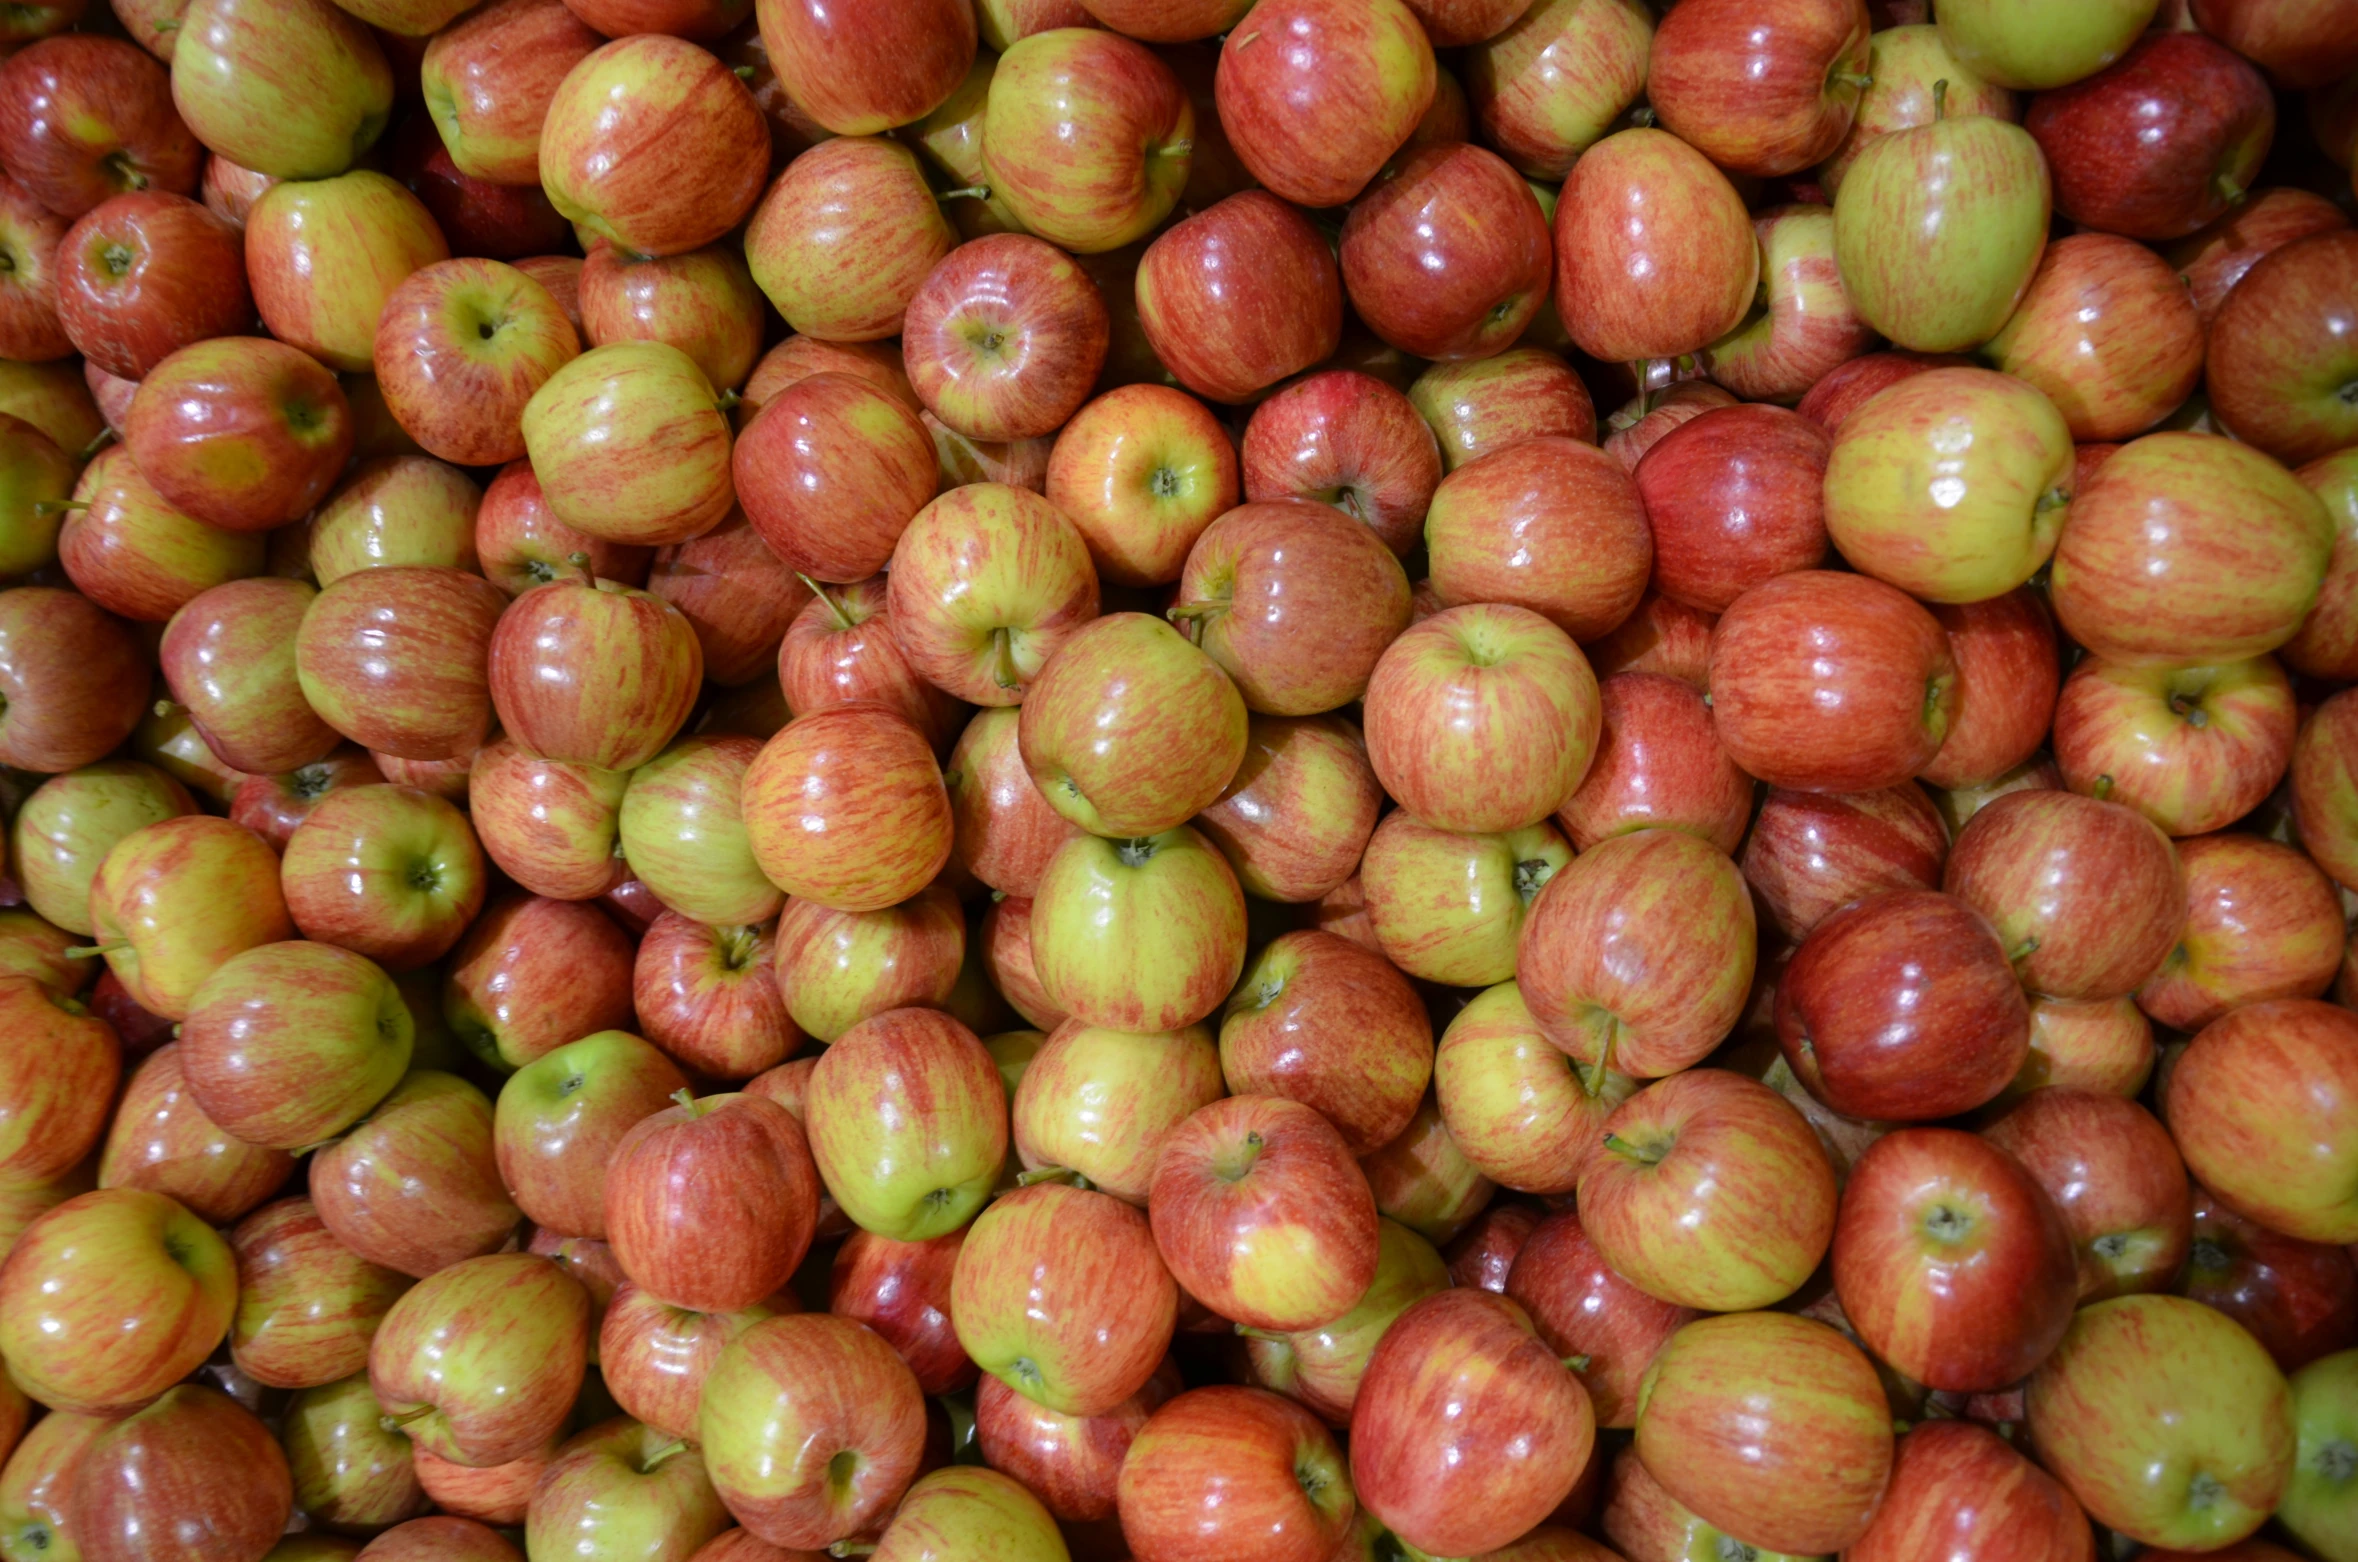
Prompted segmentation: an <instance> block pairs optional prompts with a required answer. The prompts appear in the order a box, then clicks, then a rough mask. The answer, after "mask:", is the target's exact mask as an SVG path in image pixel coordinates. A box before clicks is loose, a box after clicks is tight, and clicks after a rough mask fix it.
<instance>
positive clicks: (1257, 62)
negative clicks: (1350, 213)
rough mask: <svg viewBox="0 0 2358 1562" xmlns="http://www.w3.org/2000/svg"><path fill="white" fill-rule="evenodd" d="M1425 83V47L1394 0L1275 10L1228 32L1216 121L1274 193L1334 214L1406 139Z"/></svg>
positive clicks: (1431, 70) (1428, 70)
mask: <svg viewBox="0 0 2358 1562" xmlns="http://www.w3.org/2000/svg"><path fill="white" fill-rule="evenodd" d="M1434 80H1435V66H1434V63H1433V46H1432V44H1431V43H1430V42H1429V41H1427V39H1426V37H1425V33H1424V29H1423V27H1422V26H1420V25H1419V24H1418V22H1417V18H1416V15H1415V13H1414V12H1412V11H1411V10H1410V9H1409V8H1408V7H1407V6H1406V5H1405V4H1402V3H1401V0H1373V3H1369V4H1361V5H1351V4H1344V3H1340V0H1283V3H1281V4H1280V5H1279V6H1277V8H1276V9H1274V10H1269V11H1261V12H1258V13H1257V14H1250V15H1248V16H1247V18H1246V19H1245V20H1244V21H1243V22H1241V23H1239V24H1238V25H1237V26H1236V27H1234V28H1232V29H1231V30H1230V31H1229V34H1228V37H1227V41H1226V42H1225V43H1224V44H1223V45H1222V47H1221V52H1220V71H1219V77H1218V81H1217V91H1218V97H1219V105H1220V123H1221V126H1222V128H1223V129H1225V130H1226V131H1227V133H1228V140H1229V144H1230V145H1231V146H1233V147H1234V148H1235V149H1236V153H1237V156H1238V157H1240V158H1241V159H1242V160H1243V162H1244V165H1245V167H1246V168H1247V169H1248V170H1249V171H1250V172H1251V173H1252V175H1253V177H1254V178H1256V179H1258V180H1259V181H1260V182H1261V183H1262V184H1264V185H1267V186H1268V187H1269V188H1270V189H1271V190H1272V191H1274V192H1275V193H1276V194H1277V195H1279V196H1281V197H1283V198H1284V199H1286V200H1288V201H1292V202H1294V203H1295V204H1297V205H1301V206H1307V207H1313V208H1315V207H1325V206H1340V205H1342V204H1344V203H1345V202H1347V201H1349V200H1351V199H1352V198H1354V197H1355V196H1357V195H1358V194H1359V192H1360V191H1361V190H1362V189H1363V188H1364V187H1365V186H1366V185H1367V183H1368V181H1369V180H1370V179H1372V178H1373V177H1374V176H1375V174H1376V171H1377V170H1378V169H1379V168H1381V167H1382V166H1383V165H1384V163H1385V162H1386V160H1388V159H1389V158H1390V157H1391V156H1392V154H1393V153H1394V152H1395V151H1397V150H1398V149H1399V147H1400V144H1401V143H1402V142H1403V141H1405V140H1407V139H1408V135H1409V132H1410V131H1412V130H1413V129H1415V128H1416V124H1417V121H1418V120H1419V119H1421V118H1423V116H1424V113H1425V110H1426V108H1427V107H1428V106H1429V105H1430V104H1431V102H1432V100H1433V90H1434Z"/></svg>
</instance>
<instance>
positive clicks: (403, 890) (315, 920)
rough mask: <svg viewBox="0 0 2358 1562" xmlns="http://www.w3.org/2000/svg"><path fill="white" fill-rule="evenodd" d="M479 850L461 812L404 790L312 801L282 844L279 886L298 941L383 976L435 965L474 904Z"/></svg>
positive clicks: (478, 891)
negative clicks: (374, 967) (335, 948)
mask: <svg viewBox="0 0 2358 1562" xmlns="http://www.w3.org/2000/svg"><path fill="white" fill-rule="evenodd" d="M483 880H484V875H483V853H482V851H481V850H480V849H479V848H478V847H477V845H476V843H475V837H474V832H473V831H472V829H470V827H469V826H468V824H467V820H466V816H465V815H463V814H461V813H460V812H459V811H458V810H457V809H456V808H454V807H452V806H451V805H450V804H449V803H446V802H444V801H443V800H442V799H441V798H439V797H435V796H432V795H430V794H428V793H425V792H421V791H418V790H416V789H415V788H412V787H397V786H368V787H352V788H348V789H346V790H343V791H340V792H336V793H334V794H332V795H330V796H328V797H324V798H322V799H321V800H320V801H319V803H318V805H317V806H315V807H314V808H313V809H312V810H311V812H310V814H309V815H308V816H307V817H306V818H305V819H304V821H303V822H302V824H300V825H298V826H297V827H296V829H295V832H294V833H293V834H292V835H290V836H289V837H288V838H287V844H286V849H285V855H284V856H283V858H282V859H281V861H280V868H279V882H280V885H281V887H282V888H283V890H284V893H285V895H286V902H287V909H288V911H289V912H290V913H291V914H292V915H293V917H294V920H295V925H296V926H297V927H298V928H301V929H302V930H303V935H304V936H305V937H306V938H313V939H317V940H318V941H320V942H321V943H327V944H340V945H342V946H343V947H344V948H347V949H350V950H352V951H353V952H355V953H357V954H362V955H366V956H367V957H368V958H369V959H371V960H374V961H376V962H377V963H378V964H379V965H382V966H384V967H385V968H386V969H387V970H390V971H414V970H416V969H418V968H419V967H421V966H425V965H428V964H431V963H432V962H433V961H435V960H438V959H440V958H441V957H442V956H443V955H444V954H445V953H447V952H448V951H449V950H450V948H451V947H452V946H453V945H454V944H456V943H457V942H458V941H459V938H460V935H461V934H462V933H464V932H466V931H467V926H468V923H469V922H470V921H472V920H473V918H474V916H475V913H476V911H477V910H478V909H480V908H481V906H482V904H483Z"/></svg>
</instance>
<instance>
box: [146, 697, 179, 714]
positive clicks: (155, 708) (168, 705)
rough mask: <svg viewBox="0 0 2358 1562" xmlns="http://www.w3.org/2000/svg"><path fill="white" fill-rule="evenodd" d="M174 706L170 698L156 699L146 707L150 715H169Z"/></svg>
mask: <svg viewBox="0 0 2358 1562" xmlns="http://www.w3.org/2000/svg"><path fill="white" fill-rule="evenodd" d="M173 709H174V707H173V704H172V702H171V701H170V700H158V701H156V702H155V703H154V704H153V705H150V706H149V707H148V708H147V711H148V714H149V715H151V716H170V715H171V714H172V711H173Z"/></svg>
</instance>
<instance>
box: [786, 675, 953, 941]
mask: <svg viewBox="0 0 2358 1562" xmlns="http://www.w3.org/2000/svg"><path fill="white" fill-rule="evenodd" d="M740 795H741V796H742V799H743V806H744V812H745V833H746V836H747V838H748V840H749V841H750V843H751V845H752V848H753V857H754V861H755V862H756V863H758V864H759V865H760V867H761V871H762V872H763V874H764V875H766V876H767V877H768V878H769V880H770V882H771V883H773V884H775V885H777V886H778V887H779V888H780V889H782V890H784V891H785V892H786V893H787V894H789V895H796V896H800V897H802V898H804V899H808V900H815V901H817V902H819V903H820V904H821V905H823V906H829V907H832V908H833V909H835V910H838V911H881V910H883V909H884V908H885V907H887V906H892V905H898V904H899V903H900V902H902V901H904V900H907V899H908V898H909V897H910V896H912V895H914V894H916V893H917V891H919V890H920V889H922V888H924V887H925V885H926V884H928V883H930V882H931V881H932V879H933V876H934V875H935V874H936V873H938V872H940V871H941V868H942V865H943V864H944V863H946V862H947V861H948V860H949V856H950V839H951V835H952V833H953V829H954V826H953V823H952V820H951V814H950V801H949V793H948V791H947V790H946V789H945V788H944V786H943V784H942V775H941V767H940V766H939V765H937V764H936V763H935V762H934V758H933V752H932V750H931V749H930V748H929V747H928V746H927V744H926V742H925V739H924V737H923V736H922V735H921V734H919V733H918V731H917V729H916V728H914V727H912V726H910V725H909V723H908V722H907V721H906V720H904V719H903V718H902V717H901V716H900V715H899V714H898V713H896V712H893V711H889V710H886V709H885V708H884V707H882V706H878V705H842V706H836V707H834V708H832V709H828V710H821V711H815V712H813V713H812V714H810V715H808V716H802V717H798V718H796V719H795V720H794V721H792V722H789V723H788V724H787V725H786V726H785V727H784V728H783V729H782V730H781V731H780V732H779V733H778V735H777V736H776V737H774V738H772V739H770V740H769V742H768V743H766V744H764V745H763V747H762V750H761V752H760V753H759V754H758V755H756V756H755V757H754V761H753V763H752V765H751V766H749V767H748V768H747V770H746V772H745V776H744V779H743V781H742V782H741V783H740Z"/></svg>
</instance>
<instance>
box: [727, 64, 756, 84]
mask: <svg viewBox="0 0 2358 1562" xmlns="http://www.w3.org/2000/svg"><path fill="white" fill-rule="evenodd" d="M729 74H730V75H732V76H734V77H736V78H737V79H738V80H739V81H751V80H752V79H753V67H752V66H750V65H732V66H730V67H729Z"/></svg>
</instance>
